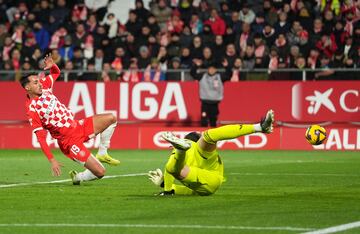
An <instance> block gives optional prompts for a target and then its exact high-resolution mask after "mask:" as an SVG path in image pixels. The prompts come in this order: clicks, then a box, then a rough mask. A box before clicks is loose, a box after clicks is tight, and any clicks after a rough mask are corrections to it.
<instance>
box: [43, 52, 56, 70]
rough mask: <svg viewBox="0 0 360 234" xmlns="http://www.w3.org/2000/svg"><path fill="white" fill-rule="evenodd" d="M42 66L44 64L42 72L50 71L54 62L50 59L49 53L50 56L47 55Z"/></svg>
mask: <svg viewBox="0 0 360 234" xmlns="http://www.w3.org/2000/svg"><path fill="white" fill-rule="evenodd" d="M44 64H45V67H44V70H48V69H50V68H51V67H52V66H53V65H54V64H55V63H54V60H53V59H52V57H51V53H50V54H47V55H46V56H45V58H44Z"/></svg>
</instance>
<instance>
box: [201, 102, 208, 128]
mask: <svg viewBox="0 0 360 234" xmlns="http://www.w3.org/2000/svg"><path fill="white" fill-rule="evenodd" d="M200 124H201V126H202V127H207V126H208V105H207V103H205V102H204V101H201V119H200Z"/></svg>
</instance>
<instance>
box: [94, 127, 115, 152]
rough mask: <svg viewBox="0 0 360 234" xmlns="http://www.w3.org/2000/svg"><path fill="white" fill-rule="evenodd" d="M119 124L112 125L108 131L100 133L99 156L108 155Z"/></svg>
mask: <svg viewBox="0 0 360 234" xmlns="http://www.w3.org/2000/svg"><path fill="white" fill-rule="evenodd" d="M116 124H117V123H113V124H111V125H110V126H109V127H108V128H107V129H105V130H104V131H103V132H102V133H100V145H99V151H98V155H106V154H107V149H108V148H109V146H110V139H111V137H112V135H113V133H114V131H115V128H116Z"/></svg>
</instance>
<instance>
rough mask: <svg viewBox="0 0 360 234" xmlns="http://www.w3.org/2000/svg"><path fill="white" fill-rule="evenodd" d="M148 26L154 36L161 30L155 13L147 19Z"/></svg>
mask: <svg viewBox="0 0 360 234" xmlns="http://www.w3.org/2000/svg"><path fill="white" fill-rule="evenodd" d="M147 26H148V27H149V28H150V33H151V35H153V36H156V35H157V34H158V33H159V32H160V27H159V25H158V23H157V21H156V18H155V16H154V15H152V14H151V15H149V18H148V19H147Z"/></svg>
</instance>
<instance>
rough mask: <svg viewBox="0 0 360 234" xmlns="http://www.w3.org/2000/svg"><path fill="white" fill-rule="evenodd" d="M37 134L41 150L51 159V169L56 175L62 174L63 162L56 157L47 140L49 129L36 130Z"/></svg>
mask: <svg viewBox="0 0 360 234" xmlns="http://www.w3.org/2000/svg"><path fill="white" fill-rule="evenodd" d="M35 135H36V137H37V139H38V141H39V144H40V147H41V150H42V151H43V153H44V154H45V156H46V157H47V159H48V160H49V162H50V164H51V171H52V173H53V175H54V176H60V175H61V169H60V167H61V164H60V163H59V162H58V161H57V160H56V159H55V158H54V155H53V154H52V153H51V150H50V147H49V145H48V144H47V142H46V135H47V131H46V130H44V129H41V130H38V131H36V132H35Z"/></svg>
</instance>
